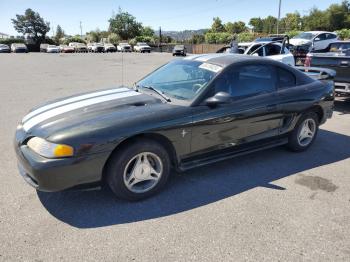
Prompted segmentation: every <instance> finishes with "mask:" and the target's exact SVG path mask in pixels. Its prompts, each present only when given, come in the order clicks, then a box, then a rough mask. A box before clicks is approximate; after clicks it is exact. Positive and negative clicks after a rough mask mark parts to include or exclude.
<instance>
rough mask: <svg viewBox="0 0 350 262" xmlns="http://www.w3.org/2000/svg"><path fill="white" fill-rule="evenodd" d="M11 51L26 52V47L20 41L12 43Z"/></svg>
mask: <svg viewBox="0 0 350 262" xmlns="http://www.w3.org/2000/svg"><path fill="white" fill-rule="evenodd" d="M11 52H13V53H28V48H27V46H26V45H25V44H22V43H13V44H12V45H11Z"/></svg>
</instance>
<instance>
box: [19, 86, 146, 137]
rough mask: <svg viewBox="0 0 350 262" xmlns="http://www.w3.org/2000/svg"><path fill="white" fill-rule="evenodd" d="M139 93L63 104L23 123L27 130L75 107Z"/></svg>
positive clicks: (113, 95)
mask: <svg viewBox="0 0 350 262" xmlns="http://www.w3.org/2000/svg"><path fill="white" fill-rule="evenodd" d="M137 95H141V93H137V92H135V91H132V90H130V92H120V93H115V94H111V95H105V96H99V97H94V98H91V99H86V100H83V101H78V102H76V103H71V104H67V105H63V106H61V107H56V108H54V109H52V110H49V111H46V112H44V113H42V114H39V115H36V116H34V117H32V118H31V119H29V120H28V121H27V122H25V123H24V124H23V129H24V130H25V131H28V130H29V129H31V128H32V127H33V126H35V125H37V124H39V123H41V122H44V121H46V120H47V119H49V118H52V117H55V116H58V115H61V114H64V113H67V112H69V111H73V110H75V109H79V108H83V107H86V106H90V105H95V104H99V103H103V102H108V101H111V100H115V99H120V98H125V97H131V96H137Z"/></svg>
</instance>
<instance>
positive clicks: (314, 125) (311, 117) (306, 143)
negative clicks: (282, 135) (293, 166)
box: [287, 112, 319, 152]
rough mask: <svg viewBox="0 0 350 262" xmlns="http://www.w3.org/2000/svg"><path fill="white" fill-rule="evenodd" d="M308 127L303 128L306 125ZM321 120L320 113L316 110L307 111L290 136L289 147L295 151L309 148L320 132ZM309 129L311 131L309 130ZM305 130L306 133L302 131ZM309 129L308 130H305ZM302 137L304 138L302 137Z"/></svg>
mask: <svg viewBox="0 0 350 262" xmlns="http://www.w3.org/2000/svg"><path fill="white" fill-rule="evenodd" d="M306 122H308V123H307V126H308V128H306V129H304V130H303V127H304V125H306ZM318 127H319V120H318V115H317V114H316V113H314V112H308V113H305V114H304V115H303V116H302V117H301V118H300V119H299V121H298V123H297V124H296V125H295V128H294V130H293V131H292V132H291V133H290V135H289V137H288V145H287V146H288V148H289V149H290V150H292V151H294V152H302V151H305V150H307V149H308V148H309V147H310V146H311V145H312V144H313V143H314V141H315V139H316V137H317V133H318ZM308 129H309V131H310V132H309V131H307V130H308ZM303 131H304V135H302V134H301V133H302V132H303ZM305 131H307V132H305ZM311 133H312V137H310V135H311ZM300 137H302V138H303V139H301V138H300Z"/></svg>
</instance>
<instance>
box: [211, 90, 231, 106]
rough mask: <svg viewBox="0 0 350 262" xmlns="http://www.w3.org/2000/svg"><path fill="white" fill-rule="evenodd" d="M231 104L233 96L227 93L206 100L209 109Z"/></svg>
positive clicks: (220, 93) (217, 94)
mask: <svg viewBox="0 0 350 262" xmlns="http://www.w3.org/2000/svg"><path fill="white" fill-rule="evenodd" d="M230 102H231V95H230V94H228V93H226V92H219V93H216V94H215V96H212V97H209V98H208V99H207V100H205V104H206V105H207V106H209V107H216V106H217V105H221V104H228V103H230Z"/></svg>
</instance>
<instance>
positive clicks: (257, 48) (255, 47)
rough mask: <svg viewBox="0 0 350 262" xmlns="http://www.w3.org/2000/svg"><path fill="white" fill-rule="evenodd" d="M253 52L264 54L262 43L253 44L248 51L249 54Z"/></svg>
mask: <svg viewBox="0 0 350 262" xmlns="http://www.w3.org/2000/svg"><path fill="white" fill-rule="evenodd" d="M255 51H256V52H255ZM252 53H254V54H258V55H259V56H264V48H262V47H261V45H255V46H252V48H250V50H249V51H248V52H247V55H250V54H252Z"/></svg>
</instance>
